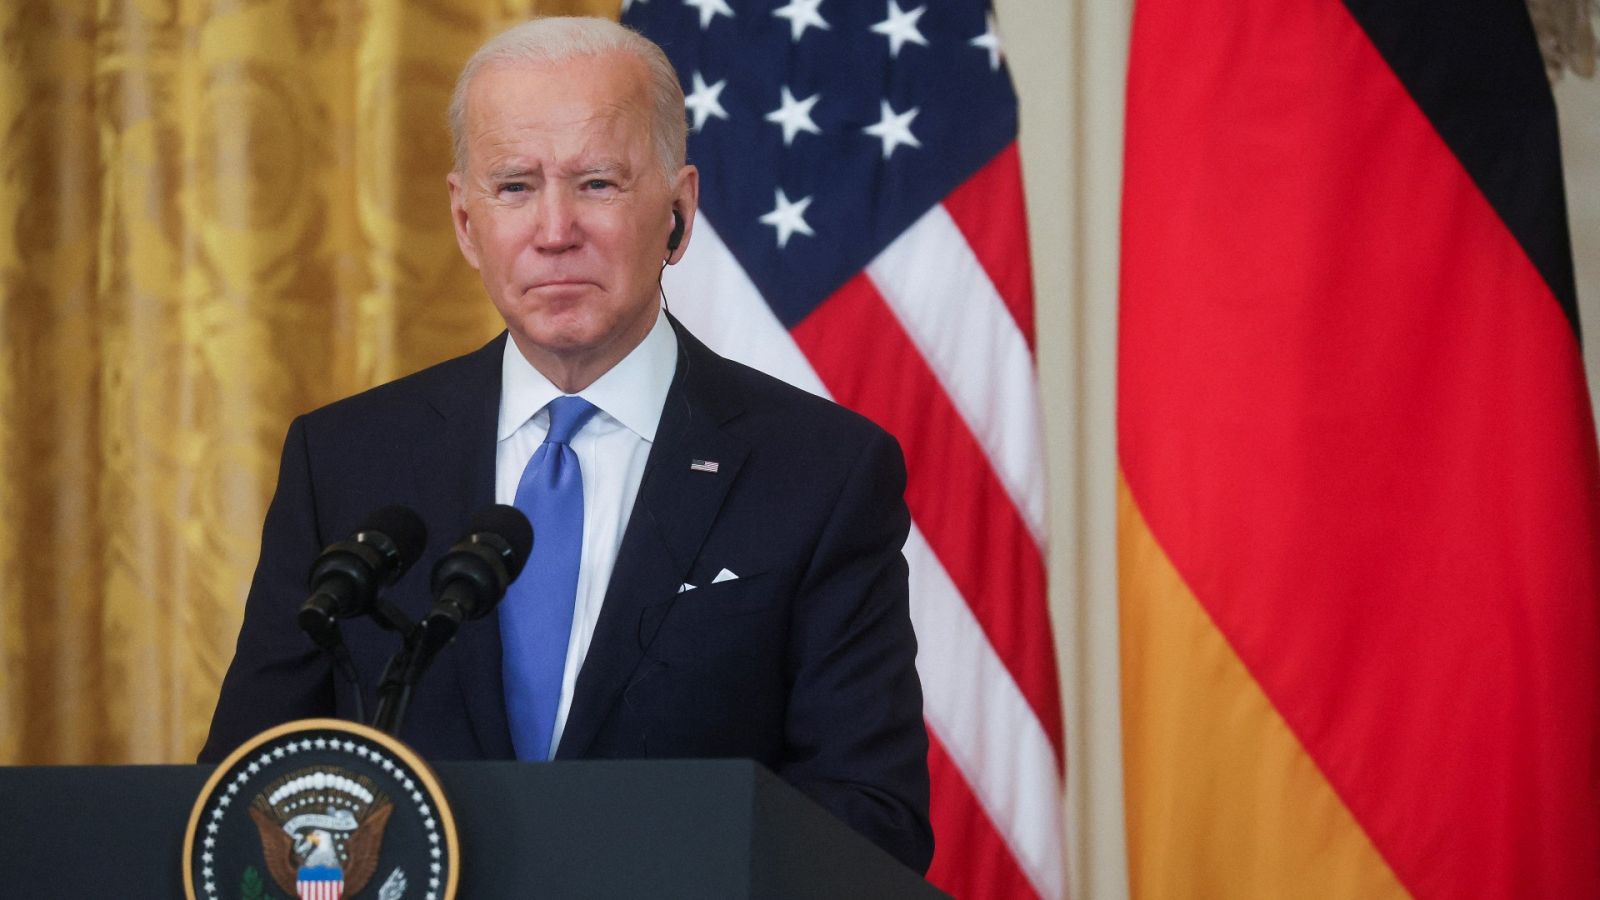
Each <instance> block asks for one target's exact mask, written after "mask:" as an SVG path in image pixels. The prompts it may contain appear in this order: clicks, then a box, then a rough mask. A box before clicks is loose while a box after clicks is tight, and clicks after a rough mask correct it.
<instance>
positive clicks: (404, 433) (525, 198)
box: [201, 19, 933, 871]
mask: <svg viewBox="0 0 1600 900" xmlns="http://www.w3.org/2000/svg"><path fill="white" fill-rule="evenodd" d="M451 125H452V129H453V130H454V137H455V146H456V167H455V171H453V172H452V173H450V175H449V177H448V179H447V181H448V184H449V190H450V208H451V213H452V217H453V219H454V223H455V231H456V237H457V240H458V241H459V243H460V246H461V251H462V253H463V254H464V255H465V256H466V259H467V261H468V262H469V263H471V264H472V266H473V267H474V268H476V269H477V270H478V271H479V272H480V273H481V274H482V277H483V284H484V287H485V288H486V290H487V291H488V294H489V299H490V300H491V301H492V302H493V303H494V305H495V307H496V309H498V310H499V312H500V314H501V315H502V316H503V317H504V319H505V322H506V333H505V334H504V335H502V336H501V337H499V338H497V339H496V340H494V341H492V342H491V343H490V344H488V345H487V346H486V347H484V348H482V349H480V350H478V351H477V352H475V353H472V354H469V355H467V356H464V357H461V358H459V359H455V360H451V361H449V362H446V363H443V364H441V365H439V366H435V367H433V368H431V369H427V370H424V371H422V372H419V373H416V374H414V375H412V376H409V377H407V378H403V379H401V380H399V381H396V382H393V383H391V384H387V385H384V386H382V387H379V388H376V389H374V390H371V391H368V392H366V393H364V394H361V395H359V396H356V397H352V398H350V399H347V400H344V401H341V402H339V403H335V404H333V405H331V406H329V407H326V408H324V409H321V410H317V411H315V412H312V413H309V414H307V415H305V416H302V417H300V418H299V419H297V420H296V421H295V422H294V423H293V424H292V425H291V426H290V429H289V435H288V439H287V441H286V444H285V447H284V454H283V462H282V468H281V471H280V475H279V482H278V488H277V493H276V495H275V496H274V499H273V501H272V505H271V508H270V509H269V510H268V513H267V520H266V526H265V529H264V534H263V538H262V548H261V560H260V564H259V566H258V568H257V571H256V576H255V581H254V583H253V585H252V587H251V590H250V596H249V600H248V602H247V604H246V607H245V619H244V625H243V628H242V630H241V631H240V634H239V642H238V647H237V651H236V654H235V657H234V660H233V664H232V666H231V667H230V668H229V670H228V674H227V677H226V679H225V681H224V683H223V688H222V695H221V698H220V699H219V701H218V704H217V711H216V715H215V717H214V718H213V720H212V726H211V735H210V738H209V740H208V741H207V743H206V746H205V749H204V750H203V751H202V753H201V758H202V759H208V760H214V759H219V758H221V757H222V756H223V755H225V754H226V753H227V752H228V751H230V750H232V749H233V748H234V747H235V746H237V745H238V744H239V743H241V742H242V741H244V740H246V739H247V738H248V737H250V736H251V735H252V734H254V733H256V732H257V731H260V730H261V729H264V728H266V727H268V726H270V725H273V724H276V723H280V722H284V721H288V720H291V719H296V718H304V717H309V716H319V715H330V714H335V715H342V716H345V717H351V716H352V715H353V714H354V711H355V709H356V699H355V696H354V688H352V687H351V686H350V685H349V684H347V683H346V682H345V681H344V680H342V679H335V678H334V675H333V671H332V667H331V666H330V664H329V663H328V662H327V661H326V659H325V658H324V657H323V656H322V655H321V654H320V653H319V652H318V651H317V650H316V649H315V648H314V647H312V646H311V645H310V643H309V642H308V641H307V640H306V639H305V638H304V636H302V635H301V634H299V633H298V632H297V631H296V626H295V612H296V609H297V607H298V604H299V603H300V601H301V600H302V599H303V597H304V589H305V588H304V584H305V573H306V569H307V566H308V564H309V563H310V561H311V560H312V558H313V557H315V555H316V554H317V552H318V550H319V549H320V548H321V547H323V546H325V545H327V544H329V543H331V542H333V541H336V540H338V539H340V538H342V537H344V536H345V535H347V534H348V533H349V532H350V531H351V530H352V529H354V528H355V527H356V526H357V525H358V524H359V523H360V522H361V521H362V519H363V518H364V517H365V516H367V515H368V514H369V513H370V512H371V511H372V510H374V509H376V508H378V507H380V506H385V505H388V504H393V503H403V504H406V505H408V506H411V507H412V508H414V509H416V510H417V511H418V512H419V513H420V514H421V515H422V517H423V518H424V520H425V521H426V522H427V523H428V526H429V529H430V531H431V532H432V533H433V536H434V540H433V542H432V545H431V546H430V548H429V550H428V551H427V552H426V553H425V554H424V556H423V558H422V560H421V562H420V563H419V564H418V565H417V566H415V567H414V568H413V569H412V571H411V572H410V573H409V574H407V575H406V576H405V577H404V578H403V579H401V581H400V582H399V583H398V584H396V585H395V587H394V588H393V589H392V590H391V592H390V594H389V598H390V600H391V601H392V602H394V603H395V604H396V605H398V606H399V607H401V608H402V609H405V610H407V611H408V612H409V613H410V614H411V615H413V616H420V615H421V614H422V613H424V612H425V611H426V610H427V609H428V608H429V606H430V603H431V597H430V593H429V590H428V584H427V578H428V576H427V573H428V570H429V569H430V568H431V566H432V563H433V561H434V560H435V559H437V557H438V556H439V555H440V553H441V552H442V550H443V549H444V547H445V546H446V545H447V543H448V542H449V540H450V539H452V538H454V537H456V536H457V535H458V534H459V533H460V532H461V531H462V529H463V528H464V526H465V523H466V522H467V520H468V518H469V517H470V516H471V514H472V513H473V512H474V511H476V510H478V509H480V508H482V507H484V506H487V505H489V504H490V503H493V502H496V501H497V500H498V501H499V502H502V503H515V505H517V506H518V507H519V508H521V509H524V510H525V511H528V512H529V517H530V519H532V521H533V525H534V529H535V533H536V540H535V543H534V551H533V555H532V556H531V557H530V560H529V563H528V565H527V567H526V568H525V569H524V571H523V574H522V575H521V577H520V578H519V579H518V580H517V582H516V583H514V584H513V585H512V586H511V589H510V590H509V591H508V592H507V596H506V599H505V601H504V602H503V603H502V604H501V606H500V608H499V610H498V611H497V614H496V615H495V616H491V617H490V618H489V619H488V620H486V621H484V622H480V623H474V624H472V625H469V626H468V627H467V628H465V629H464V630H463V632H462V634H461V637H460V639H459V640H458V641H457V643H456V645H454V646H453V647H451V648H449V649H448V650H446V651H445V652H444V653H443V654H442V655H441V657H440V659H439V661H438V663H437V664H436V666H435V667H434V670H433V672H432V673H431V674H430V676H429V678H428V679H427V680H425V681H424V682H423V683H422V684H421V685H420V686H419V688H418V689H417V692H416V693H415V694H414V695H413V697H412V699H411V704H410V713H409V718H408V720H407V722H406V726H405V729H404V731H403V733H402V737H403V738H404V739H405V740H406V741H408V742H409V743H410V744H411V745H412V746H414V747H415V748H417V749H418V750H419V751H420V752H421V753H423V754H424V755H425V756H428V757H430V758H435V759H479V758H491V759H492V758H511V757H516V758H521V759H533V760H543V759H551V758H554V759H588V758H628V757H634V758H637V757H750V758H753V759H755V760H757V761H759V762H761V763H763V764H765V765H767V766H769V767H770V768H772V769H773V770H774V771H776V772H777V773H778V774H779V775H780V776H782V777H783V778H784V779H786V780H787V781H789V782H790V783H792V784H793V785H795V786H796V787H797V788H799V789H800V790H801V791H803V792H805V793H806V794H808V795H809V796H810V797H811V798H812V799H814V800H815V801H817V802H818V803H819V804H821V805H822V806H823V807H825V808H826V809H828V810H830V811H831V812H833V813H834V814H835V815H837V816H838V817H839V818H840V819H842V820H844V821H845V822H847V823H849V824H850V825H851V826H853V827H854V828H855V829H857V830H858V831H860V832H861V833H862V834H864V835H866V836H867V837H868V838H870V839H871V840H873V841H874V842H876V843H877V844H879V845H880V846H882V847H883V848H885V849H886V850H888V851H889V852H890V853H892V854H894V855H895V856H896V857H897V858H899V859H900V860H902V861H903V862H905V863H906V864H907V865H909V866H911V867H912V868H914V869H917V870H918V871H924V870H926V868H927V865H928V862H929V859H930V857H931V855H932V843H933V842H932V834H931V831H930V829H929V825H928V773H927V768H926V762H925V757H926V752H927V735H926V732H925V730H924V727H923V724H922V696H921V688H920V686H919V684H918V680H917V674H916V670H915V667H914V661H915V656H916V639H915V637H914V636H913V634H912V631H911V624H910V619H909V615H908V609H907V583H906V565H905V562H904V559H903V558H902V556H901V554H900V548H901V545H902V543H903V541H904V540H905V537H906V532H907V529H908V527H909V516H908V514H907V511H906V507H905V503H904V500H903V498H902V493H903V488H904V483H905V472H904V462H903V460H902V458H901V454H900V451H899V448H898V447H897V445H896V444H895V442H894V440H893V439H892V438H890V437H889V436H888V435H887V434H885V433H884V432H883V431H882V430H880V429H878V428H877V427H875V426H874V425H872V424H871V423H870V422H868V421H866V420H865V419H862V418H861V417H859V416H856V415H854V414H852V413H850V412H848V411H846V410H844V409H841V408H839V407H837V406H834V405H833V404H830V403H828V402H827V401H824V400H821V399H819V398H817V397H814V396H811V395H809V394H806V393H804V392H802V391H799V390H796V389H794V388H791V387H789V386H787V385H784V384H782V383H781V382H778V381H776V380H774V379H772V378H769V377H767V376H765V375H762V374H760V373H758V372H756V371H754V370H751V369H748V368H746V367H743V366H741V365H738V364H736V363H733V362H730V361H728V360H725V359H723V358H721V357H719V356H717V355H716V354H714V353H712V352H711V351H710V350H708V349H707V348H706V347H705V346H703V345H702V344H700V343H699V342H698V341H696V340H695V338H694V337H693V336H692V335H690V334H689V333H688V332H687V331H685V330H684V329H683V327H682V326H681V325H679V324H678V323H677V322H676V321H674V320H672V319H671V318H670V317H668V316H666V315H664V314H663V313H662V312H661V311H660V309H659V304H658V302H657V295H658V292H659V289H660V288H659V279H660V273H661V270H662V268H663V267H664V266H665V265H669V264H672V263H674V262H676V261H677V260H678V259H679V258H680V257H681V256H682V254H683V253H684V251H685V249H686V247H687V245H688V242H689V238H690V236H691V234H692V233H693V225H694V216H695V207H696V200H697V197H698V191H699V175H698V172H697V171H696V170H695V168H694V167H693V166H689V165H685V163H684V155H685V133H684V132H685V124H684V112H683V93H682V89H681V87H680V86H679V84H678V81H677V78H676V75H675V74H674V72H673V70H672V67H671V64H670V63H669V62H668V61H667V58H666V56H665V55H664V54H663V53H662V52H661V50H660V49H659V48H657V47H656V46H655V45H654V44H651V43H650V42H649V41H647V40H645V39H644V38H642V37H640V36H639V35H637V34H635V33H633V32H631V31H629V30H627V29H625V28H623V27H621V26H619V25H616V24H615V23H611V22H608V21H605V20H599V19H545V20H540V21H536V22H532V23H528V24H526V25H522V26H519V27H517V28H514V29H512V30H511V31H508V32H506V33H505V34H502V35H500V36H499V37H497V38H495V39H493V40H491V41H490V42H489V43H488V44H486V45H485V46H484V47H483V48H482V49H480V50H479V51H478V53H477V54H476V55H475V56H474V57H473V59H472V60H471V61H470V62H469V63H468V64H467V67H466V69H465V70H464V71H463V73H462V75H461V80H460V83H459V84H458V86H457V91H456V97H455V99H454V102H453V103H452V106H451ZM687 302H692V299H691V300H689V301H687ZM561 473H565V474H561ZM345 635H346V643H347V644H348V645H349V648H350V653H351V656H352V660H353V662H354V664H355V669H356V671H357V672H358V673H359V674H360V676H361V678H360V680H361V682H362V683H363V684H364V685H365V689H366V690H367V691H368V692H369V694H370V692H371V691H372V690H373V688H374V686H375V685H376V683H377V681H378V679H379V676H380V673H381V671H382V666H383V663H384V661H385V659H386V657H387V655H388V654H389V653H390V652H392V650H393V649H394V645H395V642H394V639H393V638H392V637H389V636H387V635H385V634H383V633H381V632H380V631H378V630H377V628H376V627H375V626H373V625H372V624H371V623H370V622H365V621H354V622H350V623H349V624H347V625H346V626H345ZM368 706H369V708H370V696H369V698H368Z"/></svg>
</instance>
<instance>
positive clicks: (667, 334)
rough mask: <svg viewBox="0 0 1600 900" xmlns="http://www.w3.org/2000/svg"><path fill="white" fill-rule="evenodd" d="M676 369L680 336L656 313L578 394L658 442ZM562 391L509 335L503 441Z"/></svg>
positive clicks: (502, 379)
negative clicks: (632, 344) (649, 324)
mask: <svg viewBox="0 0 1600 900" xmlns="http://www.w3.org/2000/svg"><path fill="white" fill-rule="evenodd" d="M677 368H678V336H677V335H676V334H675V333H673V331H672V325H671V324H670V323H668V322H667V317H666V316H664V315H661V314H660V313H657V314H656V323H655V325H654V326H652V327H651V329H650V331H649V333H647V334H646V335H645V336H644V340H642V341H640V342H639V346H637V347H634V348H633V350H632V351H630V352H629V353H628V355H627V356H624V357H623V358H622V360H621V361H620V362H618V363H617V364H616V365H614V366H612V367H611V368H610V370H608V371H607V372H606V373H605V374H603V375H601V376H600V377H599V378H597V379H595V382H594V384H591V385H589V386H588V387H586V388H584V389H583V390H581V391H579V392H578V396H579V397H582V398H583V399H585V400H587V401H589V402H590V403H593V404H594V405H595V406H596V407H597V408H599V410H600V411H601V412H603V413H605V414H606V415H608V416H610V417H611V418H613V419H615V420H617V421H618V422H620V423H622V425H623V426H624V427H625V428H627V429H628V430H629V431H632V432H633V433H634V434H637V435H638V436H639V437H641V438H643V439H644V440H646V441H650V442H652V443H653V442H654V441H655V439H656V427H657V426H658V425H660V424H661V410H662V409H663V408H664V407H665V406H666V404H667V391H668V389H670V388H671V387H672V376H673V374H674V373H675V372H676V371H677ZM560 396H561V390H560V389H559V388H557V387H556V386H555V385H554V384H551V383H550V379H548V378H546V377H544V375H543V374H541V373H540V372H539V370H538V369H535V368H534V367H533V365H532V364H530V363H529V362H528V360H527V358H526V357H524V356H523V355H522V351H520V350H518V349H517V343H516V341H513V340H511V339H510V337H507V338H506V349H505V354H504V356H503V357H502V358H501V364H500V423H499V428H498V429H497V431H496V439H497V440H501V441H503V440H505V439H506V438H508V437H510V436H511V435H513V434H515V433H516V431H517V429H519V428H521V427H522V426H523V425H524V424H525V423H526V422H527V421H528V420H529V419H530V418H532V417H533V416H534V415H535V414H537V413H538V412H539V411H540V410H542V409H544V408H545V406H546V405H547V404H549V402H550V401H551V400H554V399H555V398H557V397H560Z"/></svg>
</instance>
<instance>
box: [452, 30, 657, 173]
mask: <svg viewBox="0 0 1600 900" xmlns="http://www.w3.org/2000/svg"><path fill="white" fill-rule="evenodd" d="M607 53H623V54H626V55H628V56H632V57H633V58H635V59H637V60H639V61H640V62H642V63H644V65H645V69H646V71H647V72H648V73H649V78H650V101H651V102H650V108H651V109H650V113H651V115H650V118H651V122H650V132H651V136H652V138H653V139H654V143H655V146H656V156H657V157H658V158H659V160H660V163H661V172H662V174H663V175H664V176H665V177H666V178H667V180H669V181H670V180H671V179H672V176H673V175H674V174H675V173H676V172H677V171H678V169H680V168H682V167H683V164H684V159H685V157H686V155H687V149H686V145H687V141H688V121H687V118H686V117H685V114H684V108H683V86H682V85H681V84H679V83H678V73H677V72H676V71H675V70H674V69H673V68H672V61H671V60H669V59H667V54H666V53H665V52H663V51H662V49H661V48H660V47H658V46H656V44H655V43H654V42H653V41H651V40H650V39H649V38H647V37H645V36H644V35H642V34H640V33H638V32H637V31H634V30H633V29H631V28H628V27H627V26H625V25H619V24H618V23H616V22H613V21H611V20H610V19H600V18H593V17H584V16H552V17H548V18H543V19H534V20H533V21H531V22H524V23H522V24H521V25H516V26H514V27H512V28H510V29H507V30H506V31H503V32H501V33H500V34H498V35H496V36H494V37H492V38H490V39H489V40H488V41H487V42H486V43H485V44H484V45H483V46H482V47H479V48H478V52H476V53H474V54H472V58H471V59H469V60H467V64H466V66H465V67H463V68H462V70H461V77H460V78H457V79H456V88H455V92H454V93H453V94H451V96H450V138H451V142H452V144H453V146H454V149H455V167H456V171H458V172H460V171H463V170H464V169H465V168H466V164H467V128H466V120H467V89H468V87H470V86H471V84H472V79H473V77H474V76H476V75H477V74H478V72H480V71H482V70H483V69H484V68H487V67H489V66H494V65H503V64H512V65H515V64H519V63H522V64H534V65H544V64H548V63H558V62H564V61H566V60H569V59H573V58H576V57H582V56H600V55H603V54H607Z"/></svg>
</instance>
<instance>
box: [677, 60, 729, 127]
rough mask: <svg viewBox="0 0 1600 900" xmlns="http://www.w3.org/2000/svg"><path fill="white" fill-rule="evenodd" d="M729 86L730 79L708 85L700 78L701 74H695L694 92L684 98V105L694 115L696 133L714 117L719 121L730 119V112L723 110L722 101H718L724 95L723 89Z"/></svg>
mask: <svg viewBox="0 0 1600 900" xmlns="http://www.w3.org/2000/svg"><path fill="white" fill-rule="evenodd" d="M727 86H728V79H726V78H724V79H722V80H721V81H719V82H717V83H716V84H711V85H708V84H706V80H705V79H704V78H701V77H700V73H699V72H696V73H694V90H692V91H690V92H689V96H687V97H685V98H683V105H684V106H686V107H688V109H689V111H690V112H692V113H694V130H695V131H699V130H700V129H702V128H704V127H705V126H706V120H707V119H709V118H711V117H712V116H716V117H717V118H719V119H726V118H727V117H728V111H727V110H725V109H723V108H722V101H721V100H719V99H717V98H718V97H720V96H721V95H722V89H723V88H725V87H727Z"/></svg>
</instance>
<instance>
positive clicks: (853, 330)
mask: <svg viewBox="0 0 1600 900" xmlns="http://www.w3.org/2000/svg"><path fill="white" fill-rule="evenodd" d="M792 334H793V335H794V339H795V343H796V344H798V345H799V347H800V349H801V351H802V352H803V353H805V355H806V356H807V358H809V359H810V361H811V365H812V366H813V367H814V368H815V369H816V372H817V376H818V377H819V378H821V379H822V381H823V383H824V384H825V385H827V388H828V390H829V392H831V393H832V394H833V396H834V398H835V399H836V400H838V401H839V402H840V403H842V404H844V405H845V406H848V407H850V408H851V409H854V410H856V411H857V412H859V413H861V414H862V415H864V416H866V417H868V418H870V419H872V420H873V421H874V422H877V423H878V424H879V425H881V426H882V427H883V428H885V429H886V430H888V431H889V432H890V433H891V434H893V435H894V436H895V437H896V438H898V439H899V441H900V446H901V448H902V449H904V450H905V454H906V467H907V470H908V481H907V485H906V503H907V504H908V505H909V506H910V507H911V515H912V518H914V519H915V520H916V523H917V526H918V527H919V528H921V529H922V532H923V534H924V535H926V536H927V538H928V544H929V545H930V546H931V547H932V548H933V552H934V553H935V554H936V555H937V556H938V557H939V561H940V562H941V563H943V564H944V567H945V569H946V571H947V572H948V573H949V575H950V580H951V581H952V582H953V583H954V584H955V586H956V589H957V590H959V591H960V592H961V595H962V596H963V597H964V598H966V601H967V604H968V606H970V607H971V609H972V614H973V616H974V617H975V618H977V620H978V622H979V623H980V624H981V625H982V626H983V630H984V633H985V634H986V635H988V637H989V642H990V643H991V644H992V645H993V646H994V649H995V652H996V653H997V654H998V655H999V657H1000V659H1001V660H1002V661H1003V662H1004V663H1005V666H1006V669H1007V670H1008V671H1009V672H1010V673H1011V677H1012V679H1013V680H1014V681H1016V683H1017V687H1018V688H1019V689H1020V690H1021V691H1022V694H1023V696H1024V697H1026V698H1027V700H1028V704H1029V705H1030V706H1031V707H1032V708H1033V711H1034V714H1035V715H1036V716H1037V717H1038V719H1039V723H1040V725H1041V726H1042V727H1043V728H1044V731H1045V734H1047V735H1048V736H1049V738H1050V744H1051V747H1052V748H1053V749H1054V750H1055V755H1056V762H1057V765H1058V766H1059V765H1060V762H1061V756H1062V753H1061V703H1060V694H1059V687H1058V685H1057V681H1056V663H1055V648H1054V646H1053V641H1052V639H1051V631H1050V617H1049V614H1048V611H1047V610H1046V608H1045V603H1046V601H1045V576H1044V559H1043V557H1042V555H1041V554H1040V552H1039V548H1038V546H1037V545H1036V544H1035V543H1034V542H1033V536H1032V534H1031V533H1030V532H1029V531H1028V527H1027V525H1026V524H1025V523H1024V522H1023V520H1022V517H1021V516H1020V515H1019V514H1018V513H1017V509H1016V507H1014V506H1012V505H1011V500H1010V497H1009V496H1008V495H1007V494H1006V491H1005V488H1004V486H1002V485H1001V484H1000V481H999V479H997V478H996V477H995V474H994V470H993V469H992V468H991V467H990V465H989V461H988V459H987V458H986V457H985V455H984V453H983V451H982V449H981V448H980V446H979V444H978V442H977V440H976V439H975V438H974V437H973V436H972V432H971V431H970V430H969V429H968V428H967V425H966V422H964V421H963V420H962V419H961V415H960V414H959V413H958V412H957V411H956V409H955V407H954V405H952V404H951V402H950V399H949V397H947V396H946V395H945V393H944V391H943V389H941V388H940V386H939V381H938V379H937V378H935V377H934V375H933V372H932V370H930V369H929V368H928V365H927V363H926V362H925V361H924V360H923V358H922V356H921V354H919V353H918V352H917V349H916V346H915V345H913V344H912V343H911V340H910V338H908V337H907V336H906V333H905V331H904V330H903V329H902V328H901V327H900V323H899V321H898V320H897V319H896V318H895V316H894V313H893V311H892V310H890V309H889V307H888V306H887V305H886V304H885V303H884V301H883V298H882V297H881V296H879V295H878V292H877V290H876V289H875V288H874V287H873V286H872V282H871V280H870V279H868V278H867V276H866V275H865V274H859V275H857V276H856V277H854V278H852V279H850V281H848V282H846V283H845V285H844V286H843V287H841V288H840V289H839V290H838V291H836V292H835V293H834V294H833V296H831V297H829V298H828V299H827V301H825V302H824V303H823V304H822V305H821V306H819V307H817V308H816V310H814V311H813V312H812V313H811V314H810V315H809V316H807V317H806V318H805V320H804V321H802V322H801V323H800V324H799V325H797V326H795V328H794V329H793V330H792ZM862 336H870V338H871V350H870V352H864V348H863V346H862Z"/></svg>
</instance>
